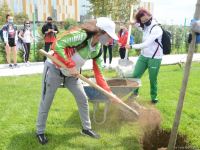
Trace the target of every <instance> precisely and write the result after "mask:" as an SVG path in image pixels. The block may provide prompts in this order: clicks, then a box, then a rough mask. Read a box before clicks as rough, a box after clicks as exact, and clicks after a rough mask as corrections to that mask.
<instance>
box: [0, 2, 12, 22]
mask: <svg viewBox="0 0 200 150" xmlns="http://www.w3.org/2000/svg"><path fill="white" fill-rule="evenodd" d="M7 14H12V13H11V10H10V9H9V8H8V4H7V1H6V0H4V1H3V4H2V5H1V6H0V25H1V26H2V25H4V24H5V23H6V15H7Z"/></svg>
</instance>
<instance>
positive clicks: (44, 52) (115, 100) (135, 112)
mask: <svg viewBox="0 0 200 150" xmlns="http://www.w3.org/2000/svg"><path fill="white" fill-rule="evenodd" d="M39 51H40V53H41V54H43V55H45V56H46V57H48V58H49V59H51V60H52V61H53V62H55V63H56V64H58V65H59V66H61V67H62V68H64V69H68V68H67V67H66V66H65V65H64V64H63V63H62V62H61V61H60V60H58V59H57V58H55V57H53V56H52V55H50V54H49V53H47V52H46V51H44V50H43V49H40V50H39ZM78 77H79V78H80V79H81V80H83V81H84V82H86V83H88V84H89V85H91V86H92V87H94V88H95V89H97V90H99V91H100V92H102V93H103V94H105V95H106V96H107V97H109V98H111V99H113V101H114V102H116V103H118V104H120V105H121V106H123V107H125V108H126V109H128V110H129V111H131V112H132V113H134V114H135V115H136V116H138V115H139V113H138V112H137V111H136V110H133V109H132V108H131V107H130V106H128V105H127V104H125V103H124V102H123V101H122V100H120V99H119V98H118V97H117V96H115V95H114V94H112V93H109V92H108V91H106V90H104V89H103V88H102V87H100V86H98V85H97V84H95V83H94V82H92V81H91V80H89V79H87V78H86V77H84V76H83V75H81V74H78ZM109 100H110V99H109Z"/></svg>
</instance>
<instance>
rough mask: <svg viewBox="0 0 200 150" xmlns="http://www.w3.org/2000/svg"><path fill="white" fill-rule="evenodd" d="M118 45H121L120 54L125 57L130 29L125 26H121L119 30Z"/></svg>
mask: <svg viewBox="0 0 200 150" xmlns="http://www.w3.org/2000/svg"><path fill="white" fill-rule="evenodd" d="M118 38H119V40H118V45H119V55H120V58H121V59H124V58H125V54H126V44H127V39H128V30H127V28H126V27H125V26H121V27H120V30H119V32H118Z"/></svg>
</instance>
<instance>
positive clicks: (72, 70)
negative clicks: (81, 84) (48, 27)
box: [68, 67, 79, 77]
mask: <svg viewBox="0 0 200 150" xmlns="http://www.w3.org/2000/svg"><path fill="white" fill-rule="evenodd" d="M68 71H69V73H70V74H71V75H72V76H74V77H78V75H79V72H78V71H77V69H76V68H75V67H73V68H68Z"/></svg>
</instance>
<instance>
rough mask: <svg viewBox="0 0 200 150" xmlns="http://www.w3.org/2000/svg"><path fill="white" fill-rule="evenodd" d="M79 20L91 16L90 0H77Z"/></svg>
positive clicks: (81, 20)
mask: <svg viewBox="0 0 200 150" xmlns="http://www.w3.org/2000/svg"><path fill="white" fill-rule="evenodd" d="M79 12H80V22H83V21H84V20H87V19H90V18H92V15H90V2H89V1H88V0H79Z"/></svg>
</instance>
